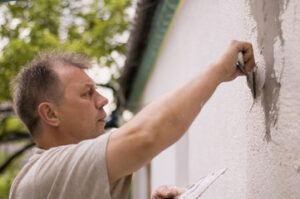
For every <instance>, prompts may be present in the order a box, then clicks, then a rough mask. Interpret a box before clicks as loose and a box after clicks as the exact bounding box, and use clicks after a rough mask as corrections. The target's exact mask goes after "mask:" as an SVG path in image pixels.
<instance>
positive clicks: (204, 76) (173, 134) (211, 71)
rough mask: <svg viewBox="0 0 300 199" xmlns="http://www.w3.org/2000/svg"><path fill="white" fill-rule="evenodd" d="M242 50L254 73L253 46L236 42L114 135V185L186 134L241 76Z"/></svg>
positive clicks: (110, 155)
mask: <svg viewBox="0 0 300 199" xmlns="http://www.w3.org/2000/svg"><path fill="white" fill-rule="evenodd" d="M240 51H242V52H244V56H243V57H244V61H245V68H246V70H247V71H251V70H252V69H253V67H254V63H255V62H254V57H253V51H252V46H251V44H249V43H246V42H238V41H232V42H231V43H230V45H229V46H228V48H227V49H226V50H225V52H224V53H223V54H222V56H221V57H220V58H219V59H218V60H217V61H216V62H214V64H212V65H211V66H209V67H208V68H207V69H206V70H204V71H203V72H201V73H199V74H198V75H196V76H195V77H193V78H192V79H190V80H189V81H188V82H186V83H185V84H184V85H183V86H181V87H180V88H178V89H175V90H174V91H171V92H169V93H167V94H166V95H164V96H162V97H160V98H159V99H157V100H156V101H154V102H153V103H151V104H149V105H148V106H146V107H145V108H144V109H143V110H142V111H140V112H139V113H138V114H137V115H136V116H135V117H134V118H133V119H132V120H131V121H129V122H128V123H126V124H125V125H123V126H122V127H121V128H120V129H119V130H118V131H116V132H115V133H113V134H112V135H111V136H110V140H109V143H108V147H107V167H108V173H109V179H110V182H114V181H115V180H117V179H119V178H120V177H122V176H125V175H128V174H130V173H132V172H134V171H136V170H137V169H138V168H140V167H141V166H143V165H145V164H146V163H148V162H149V161H150V160H151V159H152V158H153V157H154V156H155V155H157V154H158V153H159V152H161V151H162V150H164V149H165V148H166V147H168V146H170V145H171V144H173V143H174V142H176V141H177V140H178V139H179V138H180V137H181V136H182V135H183V134H184V133H185V132H186V130H187V129H188V128H189V126H190V125H191V123H192V122H193V120H194V119H195V117H196V116H197V115H198V113H199V112H200V110H201V108H202V107H203V105H204V104H205V103H206V101H207V100H208V99H209V98H210V97H211V95H212V94H213V92H214V91H215V89H216V88H217V86H218V85H219V84H220V83H221V82H225V81H230V80H233V79H234V78H236V77H237V76H238V75H241V73H240V71H239V70H238V69H237V67H236V60H237V54H238V52H240Z"/></svg>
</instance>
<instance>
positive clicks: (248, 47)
mask: <svg viewBox="0 0 300 199" xmlns="http://www.w3.org/2000/svg"><path fill="white" fill-rule="evenodd" d="M231 45H232V46H234V47H235V48H236V49H237V50H238V52H243V59H244V63H245V69H246V71H247V72H250V71H252V70H253V68H254V67H255V59H254V53H253V48H252V44H251V43H249V42H242V41H235V40H233V41H231Z"/></svg>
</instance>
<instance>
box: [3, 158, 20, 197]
mask: <svg viewBox="0 0 300 199" xmlns="http://www.w3.org/2000/svg"><path fill="white" fill-rule="evenodd" d="M7 157H8V155H7V154H5V153H3V152H0V164H2V163H3V162H4V161H5V160H6V158H7ZM19 164H20V158H19V159H17V160H15V161H14V162H13V164H12V165H11V166H10V167H9V168H8V169H7V170H6V172H5V173H4V174H2V175H0V198H1V199H4V198H8V195H9V190H10V187H11V184H12V182H13V180H14V178H15V177H16V176H17V174H18V172H19Z"/></svg>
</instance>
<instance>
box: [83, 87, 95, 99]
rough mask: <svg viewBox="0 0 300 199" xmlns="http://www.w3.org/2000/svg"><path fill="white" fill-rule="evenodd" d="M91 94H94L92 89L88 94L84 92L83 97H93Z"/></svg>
mask: <svg viewBox="0 0 300 199" xmlns="http://www.w3.org/2000/svg"><path fill="white" fill-rule="evenodd" d="M93 93H94V91H93V90H92V89H90V90H89V91H88V92H86V93H85V94H84V96H86V97H91V96H92V95H93Z"/></svg>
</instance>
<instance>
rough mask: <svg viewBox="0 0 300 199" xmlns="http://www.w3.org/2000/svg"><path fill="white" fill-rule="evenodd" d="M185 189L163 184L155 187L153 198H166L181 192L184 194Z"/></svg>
mask: <svg viewBox="0 0 300 199" xmlns="http://www.w3.org/2000/svg"><path fill="white" fill-rule="evenodd" d="M184 191H185V189H182V188H179V187H175V186H172V185H163V186H160V187H158V188H156V189H155V191H154V192H153V194H152V196H151V199H166V198H172V197H174V196H177V195H179V194H182V193H183V192H184Z"/></svg>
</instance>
